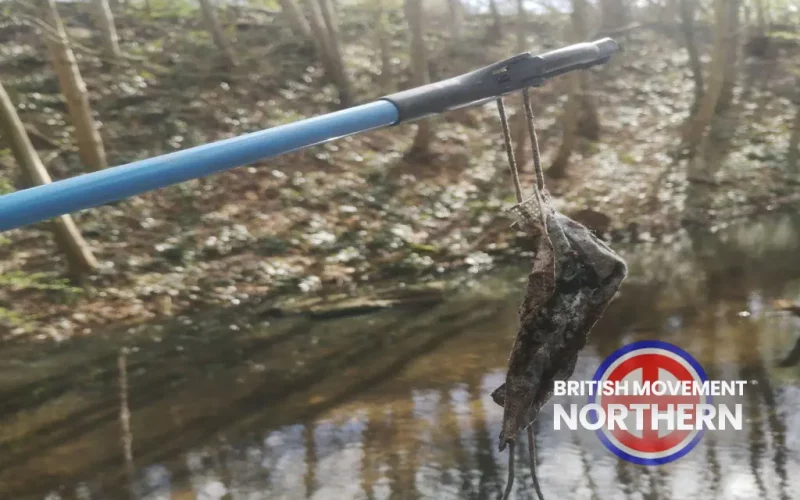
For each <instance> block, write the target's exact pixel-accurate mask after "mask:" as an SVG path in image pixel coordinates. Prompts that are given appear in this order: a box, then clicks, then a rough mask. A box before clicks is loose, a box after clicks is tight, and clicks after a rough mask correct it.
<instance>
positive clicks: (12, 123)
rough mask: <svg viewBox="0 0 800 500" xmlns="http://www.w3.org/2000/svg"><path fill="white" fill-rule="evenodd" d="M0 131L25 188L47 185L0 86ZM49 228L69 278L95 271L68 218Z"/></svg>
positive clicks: (46, 176)
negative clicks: (17, 164)
mask: <svg viewBox="0 0 800 500" xmlns="http://www.w3.org/2000/svg"><path fill="white" fill-rule="evenodd" d="M0 131H2V135H3V136H4V137H5V138H6V142H7V143H8V145H9V146H10V147H11V152H12V153H13V154H14V158H16V160H17V163H19V165H20V167H21V168H22V170H23V178H25V180H26V181H27V184H28V185H41V184H49V183H50V182H51V179H50V175H49V174H48V173H47V170H46V169H45V167H44V165H43V164H42V161H41V160H40V159H39V155H37V154H36V150H34V149H33V144H31V140H30V138H29V137H28V133H27V132H26V131H25V127H24V126H23V125H22V120H20V118H19V115H17V110H16V108H15V107H14V104H13V103H12V102H11V98H10V97H9V96H8V94H7V93H6V90H5V88H4V87H3V85H2V84H0ZM50 228H51V230H52V232H53V236H54V238H55V242H56V245H57V246H58V249H59V251H60V252H61V253H63V254H64V256H65V257H66V259H67V265H68V268H69V269H68V270H69V274H70V275H71V276H73V277H76V278H78V277H80V276H81V275H83V274H86V273H88V272H90V271H91V270H93V269H95V268H96V267H97V260H95V258H94V255H93V254H92V251H91V250H90V249H89V245H87V244H86V241H85V240H84V239H83V237H82V236H81V233H80V231H78V228H77V227H76V226H75V222H74V221H73V220H72V217H70V216H69V215H62V216H61V217H59V218H57V219H55V220H53V221H52V222H50Z"/></svg>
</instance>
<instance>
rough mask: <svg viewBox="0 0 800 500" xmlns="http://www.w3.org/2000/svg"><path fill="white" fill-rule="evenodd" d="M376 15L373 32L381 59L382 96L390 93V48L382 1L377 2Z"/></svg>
mask: <svg viewBox="0 0 800 500" xmlns="http://www.w3.org/2000/svg"><path fill="white" fill-rule="evenodd" d="M376 5H377V15H376V19H375V32H376V35H377V38H378V50H379V51H380V57H381V76H380V80H379V81H380V86H381V91H382V92H383V93H384V94H388V93H390V92H391V91H392V46H391V43H390V41H389V32H388V29H387V28H388V24H389V23H388V20H387V19H386V11H385V10H384V6H383V0H377V2H376Z"/></svg>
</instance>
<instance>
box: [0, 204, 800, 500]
mask: <svg viewBox="0 0 800 500" xmlns="http://www.w3.org/2000/svg"><path fill="white" fill-rule="evenodd" d="M798 250H800V220H798V219H793V218H792V217H788V216H774V217H771V218H768V219H763V220H753V221H749V222H748V223H747V224H743V225H739V226H730V227H728V228H725V229H723V230H721V231H719V232H717V233H714V234H711V233H707V232H706V233H700V232H694V233H691V234H690V233H685V234H683V235H681V236H680V237H677V238H675V239H674V240H672V241H670V242H668V243H658V244H655V243H653V244H652V245H649V246H648V245H640V246H637V247H636V248H635V251H634V252H631V253H630V254H629V255H627V258H628V262H629V266H630V271H631V274H630V278H629V279H628V280H627V281H626V283H625V285H624V286H623V289H622V290H621V293H620V295H619V297H618V298H617V300H616V301H615V302H614V303H613V304H612V306H611V307H610V308H609V310H608V312H607V314H606V315H605V316H604V318H603V319H602V320H601V322H600V323H599V324H598V325H597V327H596V328H595V330H594V332H593V334H592V337H591V339H590V343H589V345H588V346H587V348H586V349H585V352H584V353H583V355H582V359H581V360H580V361H579V364H578V369H577V370H576V374H575V377H576V378H581V379H587V378H590V377H591V375H592V374H593V372H594V370H595V369H596V368H597V366H598V365H599V363H600V361H601V360H602V358H604V357H605V356H607V355H608V354H610V353H611V352H612V351H613V350H614V349H616V348H617V347H620V346H621V345H624V344H626V343H629V342H632V341H635V340H643V339H663V340H667V341H669V342H673V343H675V344H677V345H679V346H681V347H683V348H684V349H686V350H688V351H689V352H691V353H692V354H693V355H694V356H695V357H696V358H698V360H699V361H700V362H701V364H703V366H704V367H705V369H706V371H707V372H708V374H709V376H710V377H712V378H721V379H735V378H744V379H747V380H752V381H756V382H757V384H756V385H753V386H752V387H750V388H749V389H750V390H749V392H747V394H746V398H745V400H744V401H743V404H744V410H745V416H746V418H747V419H748V422H747V424H746V429H745V430H744V431H742V432H743V433H740V434H735V435H729V434H726V433H719V434H715V433H708V434H707V435H706V437H705V438H704V439H703V441H702V442H701V443H700V445H699V446H698V447H697V448H696V449H695V450H694V451H692V452H691V453H690V454H689V455H687V456H686V457H684V458H683V459H681V460H680V461H678V462H675V463H673V464H669V465H666V466H662V467H659V468H653V469H648V468H644V467H640V466H636V465H633V464H630V463H627V462H623V461H620V460H618V459H617V458H616V457H614V456H613V455H612V454H611V453H609V452H608V451H607V450H605V448H604V447H603V445H602V444H601V443H600V442H599V440H597V439H596V437H594V436H593V435H588V436H587V435H585V434H584V433H575V432H573V433H570V432H569V431H554V430H553V429H552V421H553V415H552V406H550V407H548V408H546V409H545V410H544V412H543V414H542V417H541V419H540V421H539V423H538V425H537V444H538V460H539V462H540V467H539V474H540V479H541V482H542V487H543V488H544V489H545V491H546V494H547V496H548V497H549V498H558V497H559V496H560V497H563V498H586V499H603V500H608V499H616V498H619V499H634V498H635V499H640V498H647V499H668V498H669V499H683V498H685V499H689V498H691V499H694V498H723V499H729V498H730V499H740V498H741V499H750V498H759V499H771V498H775V499H778V500H788V499H790V498H793V495H794V492H796V491H798V490H800V488H799V487H800V479H798V477H800V474H797V473H796V472H798V471H800V435H798V434H797V431H796V430H797V429H799V428H800V417H798V415H797V414H798V413H800V412H797V409H798V408H799V406H798V404H800V367H797V366H796V365H794V366H790V365H792V364H791V363H786V362H785V361H786V359H787V357H791V356H790V353H791V352H793V351H792V347H793V346H794V344H795V343H796V342H797V339H798V337H800V319H798V318H794V317H792V316H789V315H777V314H773V313H771V312H770V311H769V302H770V301H771V300H773V299H776V298H790V299H797V298H800V260H799V259H798V258H797V255H798ZM524 275H525V270H524V269H523V270H520V269H504V270H498V271H497V272H496V273H493V274H492V275H491V276H487V277H484V278H481V279H480V280H477V281H476V282H474V283H471V284H469V285H465V286H464V287H463V290H461V291H459V292H458V293H455V294H453V296H452V297H449V298H448V299H447V300H445V301H444V302H443V303H441V304H438V305H435V306H425V307H414V308H406V309H396V310H391V311H386V312H381V313H376V314H370V315H364V316H359V317H351V318H342V319H336V320H328V321H311V320H306V319H302V318H291V319H282V320H277V321H272V322H271V323H270V322H267V321H264V320H263V318H258V317H251V316H248V315H246V314H243V313H242V312H241V311H217V312H215V313H214V314H216V316H214V315H213V314H209V315H205V316H204V317H203V318H202V319H200V318H178V319H176V320H175V321H173V322H170V323H162V324H151V325H144V326H142V327H138V328H136V329H135V330H130V331H125V332H114V333H110V334H108V335H98V336H95V337H91V338H82V339H75V340H71V341H67V342H63V343H61V344H58V345H51V344H47V345H45V344H35V345H30V344H23V343H14V344H11V343H9V344H7V345H5V346H4V348H3V354H2V355H0V423H1V425H2V426H1V427H0V498H14V499H27V498H32V499H33V498H39V499H44V498H48V499H49V500H55V499H58V498H62V499H67V498H81V499H85V498H91V499H107V498H108V499H116V498H136V499H144V498H146V499H149V500H152V499H157V498H204V499H206V498H208V499H210V498H248V499H256V498H265V499H266V498H270V499H273V498H279V499H305V498H308V499H315V500H321V499H336V500H340V499H341V500H346V499H369V500H373V499H375V500H377V499H410V500H415V499H421V498H436V499H439V498H442V499H447V498H453V499H456V498H458V499H461V498H466V499H475V500H488V499H499V498H500V496H501V494H502V488H503V485H504V481H505V476H506V472H507V470H506V468H507V461H506V457H505V456H504V454H501V453H500V452H498V451H497V437H498V434H499V430H500V423H501V417H502V410H501V408H499V407H497V406H496V405H495V404H494V403H493V402H492V401H491V398H490V396H489V394H490V393H491V391H492V390H493V389H494V388H495V387H496V386H497V385H499V384H500V382H501V381H502V378H503V373H504V365H505V361H506V359H507V356H508V352H509V350H510V347H511V341H512V338H513V334H514V333H515V327H516V308H517V305H518V300H519V297H520V293H521V290H522V286H523V285H522V281H521V280H523V279H524V277H525V276H524ZM795 350H797V348H795ZM781 361H784V363H783V365H784V366H781ZM573 402H578V401H577V400H575V401H573ZM522 448H523V447H520V449H519V450H518V453H519V456H518V457H517V460H516V463H517V464H518V466H519V470H518V471H516V474H517V478H518V484H517V487H516V489H515V498H517V499H523V498H524V499H527V498H532V493H531V492H532V488H531V484H532V478H531V477H530V474H529V472H528V471H527V470H526V469H527V468H526V467H525V466H524V464H526V463H527V456H526V452H525V450H524V449H522ZM48 495H49V496H48Z"/></svg>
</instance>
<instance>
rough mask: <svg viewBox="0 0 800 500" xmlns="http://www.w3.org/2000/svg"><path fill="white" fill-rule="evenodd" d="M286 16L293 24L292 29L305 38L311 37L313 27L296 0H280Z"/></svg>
mask: <svg viewBox="0 0 800 500" xmlns="http://www.w3.org/2000/svg"><path fill="white" fill-rule="evenodd" d="M280 1H281V10H282V11H283V15H284V17H286V19H287V20H288V21H289V24H291V25H292V29H293V30H294V31H295V32H296V33H297V34H298V35H300V36H302V37H303V38H311V27H310V26H309V25H308V21H307V20H306V18H305V17H304V16H303V11H302V10H300V6H299V5H297V2H296V1H295V0H280Z"/></svg>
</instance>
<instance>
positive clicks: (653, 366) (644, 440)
mask: <svg viewBox="0 0 800 500" xmlns="http://www.w3.org/2000/svg"><path fill="white" fill-rule="evenodd" d="M594 380H595V381H597V382H598V387H602V384H603V383H605V381H611V382H623V381H627V384H625V385H627V387H628V394H627V395H626V394H620V393H617V394H613V395H603V394H602V391H596V393H595V395H593V396H591V397H590V398H589V403H595V404H598V405H600V406H601V407H602V408H603V409H604V410H605V412H606V415H608V414H609V413H608V409H609V405H611V404H615V405H624V406H625V407H627V408H628V416H627V417H626V418H625V419H624V422H625V427H626V430H623V429H620V428H615V429H613V430H611V429H610V428H609V427H610V426H609V422H608V419H606V423H605V425H603V426H602V427H600V428H599V429H598V430H597V435H598V437H599V438H600V440H601V441H603V443H604V444H605V445H606V447H607V448H608V449H609V450H611V451H612V452H613V453H614V454H616V455H617V456H618V457H620V458H622V459H625V460H627V461H629V462H633V463H636V464H640V465H659V464H665V463H668V462H672V461H674V460H677V459H678V458H680V457H682V456H684V455H685V454H687V453H688V452H689V451H691V450H692V448H694V447H695V446H696V445H697V443H699V442H700V439H701V438H702V434H703V430H698V429H692V430H678V429H673V430H670V429H669V428H668V424H667V422H666V421H665V420H663V419H661V420H659V421H657V422H656V425H655V426H654V425H653V421H652V412H651V410H649V409H647V410H644V411H643V417H644V418H643V420H642V422H641V423H642V424H643V425H642V426H641V428H639V429H637V415H636V411H634V409H632V408H631V406H630V405H634V404H644V405H648V406H650V405H654V404H657V405H658V406H659V411H660V412H666V411H667V406H666V405H669V404H672V405H679V404H690V405H698V404H703V403H710V402H711V401H710V396H704V395H671V394H670V393H669V391H667V393H666V394H664V395H661V396H658V395H655V394H652V392H651V394H649V395H635V394H634V386H635V385H636V384H637V383H638V384H641V383H643V382H650V384H652V383H653V382H656V381H661V382H663V383H667V384H672V385H673V387H674V386H675V385H676V384H677V383H680V382H684V381H687V382H690V383H691V382H694V381H697V382H698V383H700V384H702V383H703V382H704V381H706V380H708V377H707V376H706V373H705V371H704V370H703V368H702V367H701V366H700V364H699V363H698V362H697V361H696V360H695V359H694V358H693V357H692V356H691V355H690V354H689V353H687V352H686V351H684V350H682V349H680V348H678V347H676V346H674V345H672V344H669V343H667V342H661V341H642V342H636V343H633V344H629V345H627V346H625V347H622V348H620V349H618V350H617V351H615V352H614V353H612V354H611V356H609V357H608V358H607V359H606V360H605V361H604V362H603V364H601V365H600V367H599V368H598V369H597V372H595V376H594ZM657 385H661V384H657ZM694 420H695V419H694V417H693V416H692V417H691V418H690V419H689V420H687V421H686V422H687V423H689V424H692V427H694V426H693V424H694Z"/></svg>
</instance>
